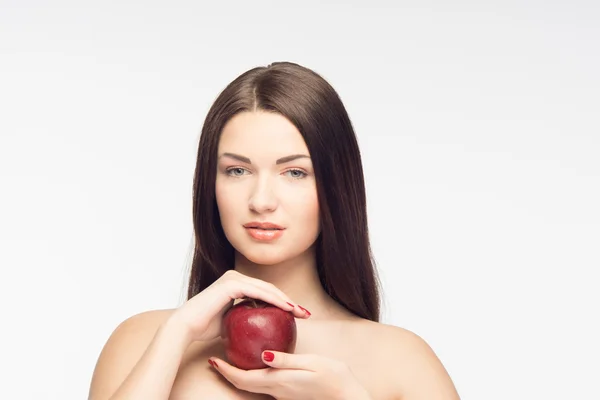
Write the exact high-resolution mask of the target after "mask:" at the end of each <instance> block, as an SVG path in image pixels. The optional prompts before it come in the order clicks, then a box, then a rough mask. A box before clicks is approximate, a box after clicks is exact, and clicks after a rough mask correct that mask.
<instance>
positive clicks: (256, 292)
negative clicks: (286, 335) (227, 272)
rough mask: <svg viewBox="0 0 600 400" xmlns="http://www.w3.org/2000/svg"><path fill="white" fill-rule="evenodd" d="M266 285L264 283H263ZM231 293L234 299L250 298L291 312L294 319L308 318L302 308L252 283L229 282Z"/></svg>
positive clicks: (308, 314)
mask: <svg viewBox="0 0 600 400" xmlns="http://www.w3.org/2000/svg"><path fill="white" fill-rule="evenodd" d="M264 283H266V282H264ZM228 284H229V285H230V287H231V290H232V291H233V293H232V296H233V297H235V298H242V297H250V298H253V299H257V300H262V301H264V302H266V303H269V304H272V305H274V306H276V307H279V308H281V309H282V310H284V311H288V312H292V313H293V314H294V316H295V317H296V318H308V317H309V316H310V313H307V312H306V311H305V310H304V309H302V307H299V306H296V305H294V304H293V303H292V302H290V301H287V300H285V299H284V298H282V296H280V295H279V294H278V293H276V292H274V291H273V289H271V288H268V287H264V286H263V285H259V284H256V283H255V282H252V281H242V280H239V281H230V282H229V283H228Z"/></svg>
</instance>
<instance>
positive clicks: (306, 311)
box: [298, 305, 312, 317]
mask: <svg viewBox="0 0 600 400" xmlns="http://www.w3.org/2000/svg"><path fill="white" fill-rule="evenodd" d="M298 308H300V309H301V310H302V311H304V312H305V313H307V314H308V316H309V317H310V316H311V315H312V314H311V313H310V311H308V310H307V309H306V308H304V307H302V306H300V305H299V306H298Z"/></svg>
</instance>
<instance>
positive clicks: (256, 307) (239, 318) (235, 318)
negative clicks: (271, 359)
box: [221, 299, 296, 370]
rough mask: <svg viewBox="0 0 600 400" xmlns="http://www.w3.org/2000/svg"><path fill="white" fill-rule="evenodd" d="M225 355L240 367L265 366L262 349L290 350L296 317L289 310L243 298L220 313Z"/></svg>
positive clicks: (292, 349)
mask: <svg viewBox="0 0 600 400" xmlns="http://www.w3.org/2000/svg"><path fill="white" fill-rule="evenodd" d="M221 335H222V338H223V341H224V345H225V355H226V356H227V359H228V361H229V363H231V365H234V366H236V367H237V368H240V369H245V370H249V369H260V368H267V367H268V365H267V364H265V363H264V362H263V361H262V352H263V351H264V350H275V351H282V352H285V353H293V352H294V350H295V348H296V319H295V317H294V315H293V314H292V313H291V312H288V311H284V310H282V309H281V308H279V307H277V306H274V305H272V304H269V303H266V302H264V301H261V300H256V299H244V300H243V301H241V302H240V303H238V304H236V305H234V306H233V307H231V308H230V309H229V310H227V312H226V313H225V315H224V316H223V326H222V334H221Z"/></svg>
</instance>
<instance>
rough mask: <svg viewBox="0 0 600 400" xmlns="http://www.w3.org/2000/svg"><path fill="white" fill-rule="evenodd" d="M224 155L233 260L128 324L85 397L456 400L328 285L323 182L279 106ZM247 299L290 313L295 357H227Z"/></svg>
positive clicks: (400, 337)
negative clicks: (266, 233) (179, 298)
mask: <svg viewBox="0 0 600 400" xmlns="http://www.w3.org/2000/svg"><path fill="white" fill-rule="evenodd" d="M218 155H219V159H218V170H217V179H216V197H217V205H218V207H219V213H220V215H221V224H222V226H223V230H224V232H225V235H226V237H227V239H228V240H229V241H230V243H231V244H232V246H233V247H234V249H235V265H234V269H233V270H231V271H228V272H227V273H226V274H224V275H223V276H222V277H221V278H220V279H218V280H217V281H216V282H214V283H213V284H212V285H211V286H209V287H208V288H207V289H205V290H204V291H202V292H201V293H199V294H197V295H196V296H194V297H193V298H192V299H190V300H188V301H187V302H185V303H184V304H183V305H182V306H180V307H178V308H176V309H171V310H154V311H148V312H145V313H141V314H138V315H135V316H133V317H130V318H129V319H127V320H125V321H124V322H122V323H121V324H120V325H119V326H118V327H117V328H116V329H115V331H114V332H113V334H112V335H111V337H110V338H109V339H108V341H107V343H106V344H105V346H104V348H103V350H102V352H101V354H100V357H99V359H98V362H97V365H96V368H95V370H94V374H93V377H92V382H91V386H90V393H89V398H90V399H92V400H107V399H111V400H117V399H128V400H137V399H140V400H141V399H144V400H153V399H161V400H166V399H188V398H194V399H272V398H276V399H281V400H284V399H286V400H287V399H356V400H363V399H364V400H367V399H403V400H420V399H428V400H457V399H459V396H458V394H457V391H456V389H455V387H454V385H453V383H452V380H451V379H450V377H449V375H448V373H447V371H446V370H445V368H444V366H443V365H442V363H441V362H440V360H439V359H438V357H437V356H436V355H435V353H434V352H433V350H432V349H431V348H430V347H429V345H428V344H427V343H426V342H425V341H424V340H423V339H422V338H420V337H419V336H417V335H416V334H414V333H412V332H410V331H408V330H405V329H402V328H399V327H395V326H391V325H386V324H382V323H376V322H372V321H368V320H365V319H362V318H359V317H356V316H354V315H353V314H351V313H350V312H348V311H347V310H346V309H345V308H344V307H342V306H341V305H339V304H338V303H337V302H336V301H335V300H333V299H332V298H331V297H330V296H329V295H328V294H327V293H326V292H325V291H324V289H323V287H322V286H321V284H320V281H319V277H318V274H317V270H316V264H315V249H314V242H315V240H316V239H317V237H318V235H319V233H320V220H319V206H318V200H317V192H316V182H315V177H314V171H313V169H312V163H311V160H310V154H309V152H308V149H307V147H306V144H305V143H304V140H303V138H302V136H301V135H300V132H298V130H297V129H296V128H295V126H294V125H293V124H291V123H290V122H289V121H288V120H287V119H286V118H285V117H283V116H281V115H279V114H275V113H267V112H263V111H255V112H244V113H240V114H238V115H236V116H235V117H233V118H232V119H231V120H230V121H229V122H228V123H227V124H226V125H225V127H224V129H223V132H222V136H221V139H220V142H219V149H218ZM251 221H260V222H264V221H268V222H272V223H276V224H278V225H281V226H283V227H284V228H285V232H284V234H283V236H282V237H281V238H279V239H277V240H275V241H273V242H259V241H257V240H255V239H254V238H252V237H251V236H250V235H248V233H247V231H246V228H244V227H243V225H244V224H246V223H248V222H251ZM243 297H253V298H257V299H261V300H264V301H266V302H268V303H271V304H273V305H275V306H277V307H280V308H282V309H283V310H286V311H290V312H292V313H293V314H294V316H295V317H296V323H297V327H298V339H297V344H296V351H295V352H294V354H286V353H279V352H274V351H272V352H271V353H273V356H274V358H273V360H272V361H265V363H266V364H267V365H269V366H270V367H271V368H268V369H264V370H254V371H244V370H240V369H237V368H235V367H233V366H232V365H230V364H229V363H227V362H226V359H225V357H224V349H223V345H222V342H221V340H220V336H219V334H220V324H221V319H222V316H223V313H224V312H225V310H226V309H227V308H229V307H230V306H231V305H232V304H233V303H234V301H235V299H239V298H243ZM288 303H289V304H288ZM305 310H309V312H306V311H305Z"/></svg>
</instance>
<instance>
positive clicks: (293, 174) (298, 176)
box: [285, 169, 308, 179]
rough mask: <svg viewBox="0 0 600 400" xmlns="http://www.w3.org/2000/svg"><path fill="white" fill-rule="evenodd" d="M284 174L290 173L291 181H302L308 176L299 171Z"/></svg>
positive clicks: (288, 171)
mask: <svg viewBox="0 0 600 400" xmlns="http://www.w3.org/2000/svg"><path fill="white" fill-rule="evenodd" d="M285 173H286V174H287V173H290V176H291V178H293V179H302V178H305V177H306V176H307V175H308V174H307V173H306V172H304V171H302V170H301V169H289V170H287V171H285Z"/></svg>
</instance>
